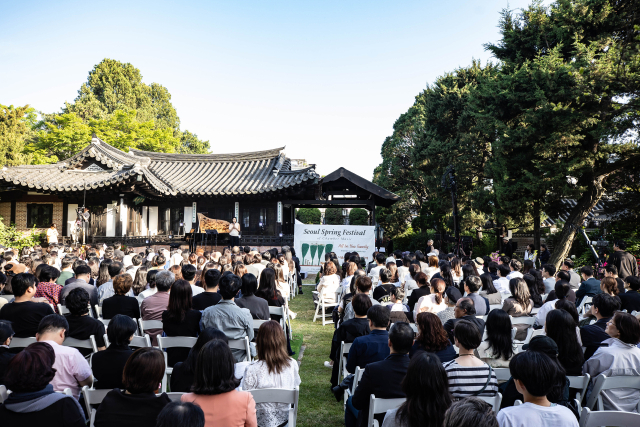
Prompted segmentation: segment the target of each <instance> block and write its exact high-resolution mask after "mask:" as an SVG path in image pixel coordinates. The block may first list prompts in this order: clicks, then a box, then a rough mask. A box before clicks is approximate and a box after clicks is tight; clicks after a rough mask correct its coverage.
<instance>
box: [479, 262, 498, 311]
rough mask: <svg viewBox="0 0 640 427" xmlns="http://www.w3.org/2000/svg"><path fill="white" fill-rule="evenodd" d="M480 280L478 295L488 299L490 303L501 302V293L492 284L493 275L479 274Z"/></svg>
mask: <svg viewBox="0 0 640 427" xmlns="http://www.w3.org/2000/svg"><path fill="white" fill-rule="evenodd" d="M493 264H495V263H493ZM480 280H481V281H482V290H481V291H480V296H483V297H485V298H486V299H487V300H489V304H490V305H497V304H502V294H501V293H500V292H498V290H497V289H496V287H495V286H494V285H493V276H491V273H484V274H481V275H480Z"/></svg>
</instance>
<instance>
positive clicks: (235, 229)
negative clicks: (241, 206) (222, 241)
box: [229, 216, 240, 247]
mask: <svg viewBox="0 0 640 427" xmlns="http://www.w3.org/2000/svg"><path fill="white" fill-rule="evenodd" d="M229 237H231V247H234V246H240V224H238V218H236V217H235V216H234V217H233V218H231V223H230V224H229Z"/></svg>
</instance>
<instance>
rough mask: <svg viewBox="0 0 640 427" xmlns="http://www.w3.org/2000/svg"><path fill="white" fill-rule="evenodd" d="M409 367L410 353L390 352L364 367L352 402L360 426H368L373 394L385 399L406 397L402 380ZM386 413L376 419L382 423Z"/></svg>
mask: <svg viewBox="0 0 640 427" xmlns="http://www.w3.org/2000/svg"><path fill="white" fill-rule="evenodd" d="M408 368H409V355H408V354H390V355H389V356H388V357H387V358H386V359H384V360H381V361H379V362H374V363H370V364H368V365H367V367H366V368H364V373H363V374H362V379H361V380H360V382H359V383H358V387H357V388H356V392H355V393H354V394H353V399H352V401H351V403H352V404H353V407H354V408H356V409H357V410H358V411H360V412H359V413H358V424H357V426H358V427H362V426H366V425H367V419H368V418H369V398H370V397H371V395H372V394H374V395H375V396H376V397H381V398H383V399H394V398H398V397H405V394H404V392H403V391H402V386H401V384H402V380H403V379H404V377H405V375H406V374H407V369H408ZM384 416H385V414H378V415H377V416H376V419H377V420H378V422H379V423H380V425H382V421H383V420H384Z"/></svg>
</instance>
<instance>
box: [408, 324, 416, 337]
mask: <svg viewBox="0 0 640 427" xmlns="http://www.w3.org/2000/svg"><path fill="white" fill-rule="evenodd" d="M409 326H411V329H413V333H414V334H416V335H417V334H418V325H416V324H415V323H409Z"/></svg>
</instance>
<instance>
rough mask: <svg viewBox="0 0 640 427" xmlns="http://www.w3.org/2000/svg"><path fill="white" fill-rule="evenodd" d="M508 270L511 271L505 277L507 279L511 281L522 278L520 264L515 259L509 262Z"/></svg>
mask: <svg viewBox="0 0 640 427" xmlns="http://www.w3.org/2000/svg"><path fill="white" fill-rule="evenodd" d="M509 269H510V270H511V272H510V273H509V274H508V275H507V279H509V280H511V279H516V278H522V273H521V271H522V263H521V262H520V261H518V260H517V259H512V260H511V261H509Z"/></svg>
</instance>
